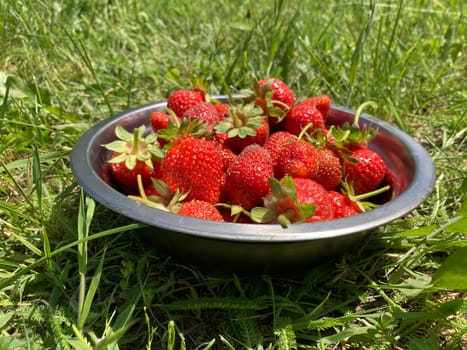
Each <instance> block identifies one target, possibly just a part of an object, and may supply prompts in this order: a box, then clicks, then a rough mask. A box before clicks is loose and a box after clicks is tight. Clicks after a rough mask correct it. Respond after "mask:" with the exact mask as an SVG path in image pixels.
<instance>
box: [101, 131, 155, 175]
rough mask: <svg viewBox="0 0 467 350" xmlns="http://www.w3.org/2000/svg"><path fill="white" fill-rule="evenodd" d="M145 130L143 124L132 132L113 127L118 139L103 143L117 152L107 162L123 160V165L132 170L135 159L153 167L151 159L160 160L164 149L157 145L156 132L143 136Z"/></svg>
mask: <svg viewBox="0 0 467 350" xmlns="http://www.w3.org/2000/svg"><path fill="white" fill-rule="evenodd" d="M145 131H146V126H145V125H141V126H140V127H138V128H135V129H134V130H133V133H130V132H128V131H127V130H126V129H125V128H123V127H122V126H120V125H117V126H116V127H115V136H116V137H117V139H118V140H115V141H112V142H110V143H107V144H105V145H103V146H104V147H105V148H106V149H108V150H110V151H113V152H116V153H117V155H116V156H115V157H112V158H111V159H110V160H109V162H110V163H121V162H125V166H126V167H127V168H128V169H130V170H132V169H134V167H135V166H136V162H137V161H142V162H144V163H145V164H146V165H147V166H148V167H149V168H150V169H153V168H154V167H153V164H152V161H153V160H157V161H158V160H161V159H162V158H163V157H164V151H163V150H162V149H161V148H160V147H159V143H158V142H157V134H155V133H149V134H148V135H147V136H143V135H144V133H145Z"/></svg>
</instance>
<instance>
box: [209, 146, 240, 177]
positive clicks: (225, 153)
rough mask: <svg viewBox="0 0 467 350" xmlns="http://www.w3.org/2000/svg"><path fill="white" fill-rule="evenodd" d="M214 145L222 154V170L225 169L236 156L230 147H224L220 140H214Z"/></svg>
mask: <svg viewBox="0 0 467 350" xmlns="http://www.w3.org/2000/svg"><path fill="white" fill-rule="evenodd" d="M214 145H215V146H216V147H217V148H218V149H219V152H220V153H221V156H222V165H223V166H222V170H224V171H227V169H228V168H229V167H230V165H231V164H232V163H233V161H234V160H235V158H237V155H236V154H235V153H233V151H232V150H231V149H230V148H227V147H225V146H224V145H223V144H222V143H220V142H214Z"/></svg>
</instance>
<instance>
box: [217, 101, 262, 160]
mask: <svg viewBox="0 0 467 350" xmlns="http://www.w3.org/2000/svg"><path fill="white" fill-rule="evenodd" d="M215 129H216V132H217V133H218V134H220V135H223V134H225V135H224V136H219V137H218V138H220V139H222V140H223V144H224V146H225V147H227V148H230V149H231V150H232V151H234V153H236V154H238V153H240V152H241V151H242V150H243V149H244V148H245V147H246V146H248V145H251V144H258V145H260V146H262V145H263V144H264V143H265V142H266V139H267V138H268V136H269V124H268V123H267V121H266V118H265V116H264V115H263V112H262V110H261V108H257V107H255V106H254V105H253V104H246V105H243V104H239V105H235V106H230V108H229V115H228V116H227V117H226V118H224V119H223V120H222V121H221V122H220V123H219V124H218V125H217V126H216V127H215Z"/></svg>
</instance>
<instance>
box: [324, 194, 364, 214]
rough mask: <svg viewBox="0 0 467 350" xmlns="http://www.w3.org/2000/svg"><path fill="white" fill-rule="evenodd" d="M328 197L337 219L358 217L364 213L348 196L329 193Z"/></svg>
mask: <svg viewBox="0 0 467 350" xmlns="http://www.w3.org/2000/svg"><path fill="white" fill-rule="evenodd" d="M328 195H329V198H330V199H331V202H332V206H333V208H334V218H335V219H338V218H343V217H346V216H352V215H357V214H359V213H361V212H362V211H361V210H360V208H359V207H358V205H357V204H356V203H355V202H353V201H351V200H350V199H349V197H348V196H346V195H344V194H342V193H339V192H336V191H328Z"/></svg>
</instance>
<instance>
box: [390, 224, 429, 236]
mask: <svg viewBox="0 0 467 350" xmlns="http://www.w3.org/2000/svg"><path fill="white" fill-rule="evenodd" d="M434 230H436V225H429V226H424V227H420V228H416V229H413V230H408V231H403V232H397V233H395V234H394V235H392V236H393V237H417V236H428V235H429V234H430V233H432V232H433V231H434Z"/></svg>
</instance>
